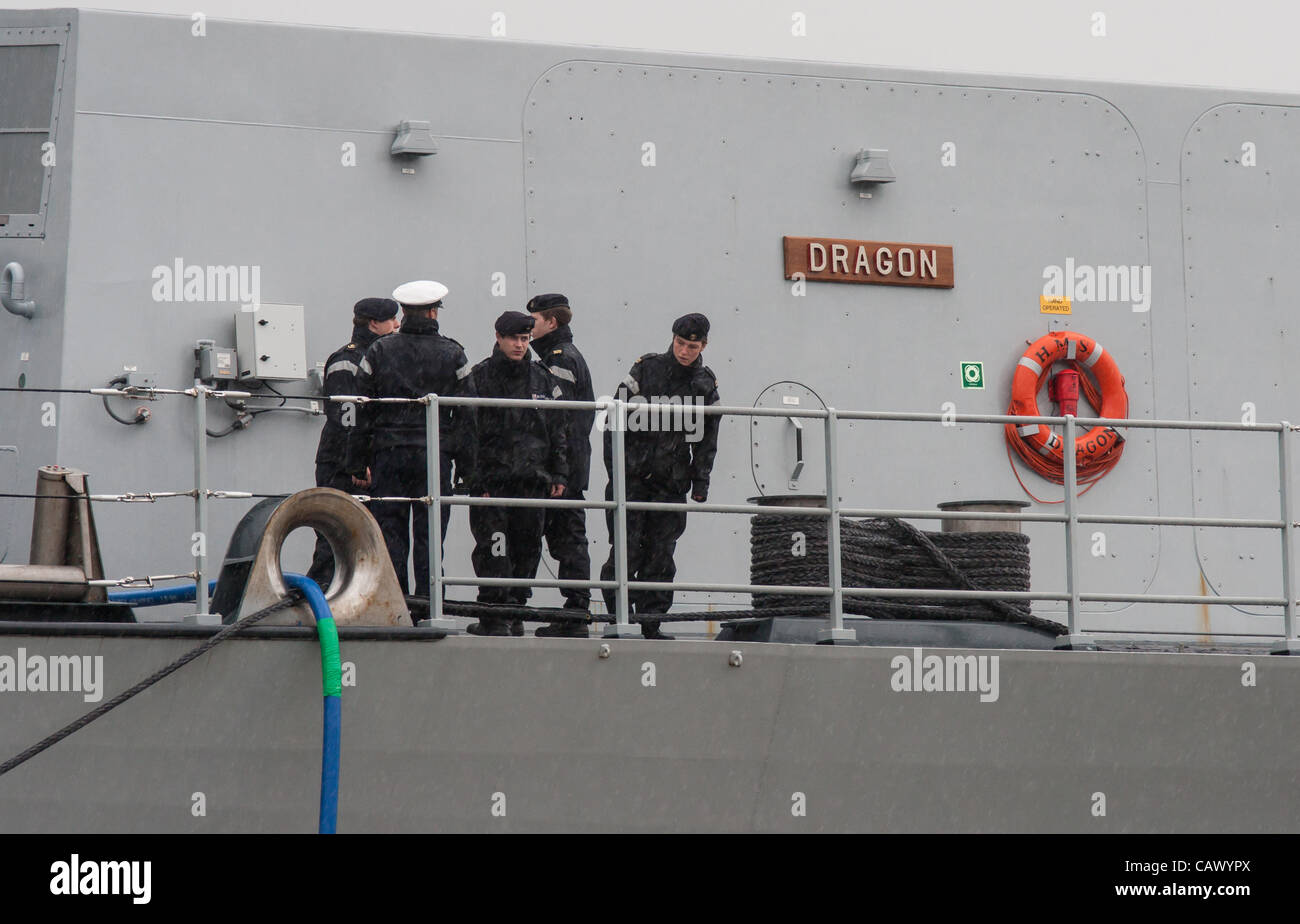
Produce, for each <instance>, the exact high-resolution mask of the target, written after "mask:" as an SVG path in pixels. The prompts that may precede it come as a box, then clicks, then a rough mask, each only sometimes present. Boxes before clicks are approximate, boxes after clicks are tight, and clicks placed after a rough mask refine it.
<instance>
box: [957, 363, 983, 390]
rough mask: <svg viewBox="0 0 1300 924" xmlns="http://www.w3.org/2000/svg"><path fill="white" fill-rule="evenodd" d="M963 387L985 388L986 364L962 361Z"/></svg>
mask: <svg viewBox="0 0 1300 924" xmlns="http://www.w3.org/2000/svg"><path fill="white" fill-rule="evenodd" d="M961 387H962V388H983V387H984V364H983V363H962V364H961Z"/></svg>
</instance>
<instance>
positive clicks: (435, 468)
mask: <svg viewBox="0 0 1300 924" xmlns="http://www.w3.org/2000/svg"><path fill="white" fill-rule="evenodd" d="M425 402H426V403H425V405H424V455H425V459H424V471H425V477H426V478H427V480H428V484H427V485H426V487H425V490H426V491H427V496H428V498H429V516H428V520H429V617H428V618H427V619H421V620H420V626H421V627H427V628H430V629H442V630H443V631H444V632H446V633H447V634H448V635H455V634H457V633H458V632H459V631H460V629H459V627H458V626H457V624H456V620H455V619H451V618H449V617H447V616H446V615H445V614H444V613H443V612H442V434H441V433H440V432H439V431H438V396H437V395H433V394H430V395H425Z"/></svg>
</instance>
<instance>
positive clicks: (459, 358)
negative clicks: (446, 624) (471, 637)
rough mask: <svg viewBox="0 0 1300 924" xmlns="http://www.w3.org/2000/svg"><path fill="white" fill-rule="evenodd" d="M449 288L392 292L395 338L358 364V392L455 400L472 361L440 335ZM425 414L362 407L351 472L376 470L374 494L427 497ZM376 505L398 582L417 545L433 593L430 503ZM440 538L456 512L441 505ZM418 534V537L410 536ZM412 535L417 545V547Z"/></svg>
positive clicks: (447, 446) (450, 420) (406, 287)
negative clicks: (396, 310)
mask: <svg viewBox="0 0 1300 924" xmlns="http://www.w3.org/2000/svg"><path fill="white" fill-rule="evenodd" d="M446 295H447V287H446V286H444V285H443V284H442V283H440V282H434V281H433V280H431V279H419V280H416V281H415V282H408V283H405V284H403V285H400V286H398V287H397V288H396V289H394V290H393V298H394V299H395V300H396V301H397V302H398V303H399V304H400V305H401V306H402V325H401V327H400V328H398V331H397V333H395V334H393V335H392V336H389V337H384V338H382V339H380V340H377V341H375V342H374V344H372V345H371V347H370V349H368V350H367V351H366V355H365V358H364V359H363V360H362V361H361V363H360V372H359V374H358V376H357V392H358V394H361V395H364V396H366V397H376V398H421V397H423V396H424V395H427V394H437V395H448V396H450V395H455V394H457V393H458V392H459V391H460V388H461V382H462V380H463V379H464V378H465V376H467V375H469V372H470V369H471V368H472V367H471V366H470V363H469V360H468V359H467V358H466V357H465V350H464V349H463V348H462V347H461V345H460V344H459V343H457V342H456V341H455V340H452V339H451V338H449V337H444V336H442V334H440V333H439V332H438V311H439V309H440V308H442V304H443V299H444V298H445V297H446ZM454 410H455V409H453V408H449V407H444V408H442V409H441V413H440V416H439V422H438V424H439V425H438V434H439V440H440V443H439V447H440V449H441V458H440V459H439V467H438V470H439V473H440V477H439V481H440V482H441V492H442V494H443V495H450V494H451V483H452V482H451V469H452V462H453V461H454V460H455V459H456V457H457V456H458V454H459V453H458V443H457V426H458V423H457V420H456V415H455V414H454V413H453V411H454ZM424 421H425V411H424V406H423V405H420V404H405V403H402V404H364V405H362V406H361V409H360V413H359V414H358V419H357V433H356V436H355V438H354V439H353V440H351V441H350V442H349V444H348V450H349V451H348V473H349V474H350V475H353V476H355V477H358V478H361V477H364V475H365V472H366V469H367V468H369V469H370V472H371V481H372V483H373V487H372V488H371V492H372V493H373V494H375V495H376V496H379V497H424V496H426V495H427V494H428V493H429V491H428V481H427V478H426V471H427V469H426V462H425V459H426V455H425V449H426V446H427V445H428V444H427V443H426V441H425V428H424ZM372 506H373V512H374V515H375V519H376V520H377V521H378V522H379V528H380V529H381V530H382V531H383V534H384V541H385V542H386V543H387V544H388V555H389V558H391V559H392V562H393V570H394V571H395V572H397V581H398V583H399V584H401V585H402V589H403V591H404V592H409V590H410V584H409V582H408V581H407V559H408V554H409V552H410V551H411V549H412V544H413V545H414V557H415V596H417V597H427V596H428V595H429V542H428V536H429V525H428V524H429V520H428V508H427V507H426V506H425V505H424V504H420V503H414V504H407V503H402V502H398V501H385V502H380V503H376V504H374V505H372ZM441 514H442V537H443V538H444V539H445V538H446V536H447V523H448V521H449V520H450V519H451V508H450V507H443V508H442V511H441ZM412 529H413V530H414V532H413V534H412V532H411V530H412ZM412 535H413V537H414V543H412V541H411V539H412Z"/></svg>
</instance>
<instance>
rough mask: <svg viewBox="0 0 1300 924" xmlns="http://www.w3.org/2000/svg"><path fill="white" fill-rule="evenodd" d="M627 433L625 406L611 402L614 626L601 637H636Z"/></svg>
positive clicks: (607, 629)
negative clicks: (630, 587) (630, 589)
mask: <svg viewBox="0 0 1300 924" xmlns="http://www.w3.org/2000/svg"><path fill="white" fill-rule="evenodd" d="M626 430H627V404H626V403H625V402H624V401H623V399H621V398H616V399H614V429H613V432H612V433H611V434H610V443H611V448H612V450H613V453H612V455H613V459H612V462H613V465H614V472H613V474H612V475H611V479H612V480H613V483H614V505H615V506H614V535H612V536H610V542H612V543H613V544H614V580H616V581H617V582H618V588H617V589H616V590H615V592H614V623H613V624H612V625H607V626H605V633H604V637H605V638H640V636H641V632H640V629H639V628H638V627H636V626H633V625H632V624H631V622H630V621H629V619H628V600H627V596H628V595H627V458H626V452H625V449H626V444H625V441H624V433H625V432H626Z"/></svg>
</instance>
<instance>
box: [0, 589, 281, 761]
mask: <svg viewBox="0 0 1300 924" xmlns="http://www.w3.org/2000/svg"><path fill="white" fill-rule="evenodd" d="M301 600H302V594H300V593H298V592H296V591H295V592H292V593H290V594H289V596H287V597H285V598H284V599H283V600H281V601H280V602H279V603H273V604H271V605H270V606H268V607H266V608H265V609H261V610H258V611H257V612H256V613H250V614H249V615H247V616H245V617H244V618H243V619H241V620H239V621H238V622H235V623H231V624H230V625H228V626H226V627H225V628H223V629H222V630H221V631H220V632H217V633H216V634H215V635H213V636H212V637H211V638H210V639H208V640H207V641H205V642H204V643H203V644H202V645H199V646H198V647H197V648H193V649H191V650H189V651H187V652H186V653H185V654H183V655H181V656H180V657H179V658H177V659H176V660H175V661H173V662H172V663H170V664H168V665H167V666H165V667H162V668H159V669H158V670H156V671H154V672H153V673H152V674H150V675H149V676H148V677H146V678H145V679H144V680H141V681H140V682H139V683H137V684H136V685H135V686H133V687H131V688H130V689H128V690H123V691H122V692H121V693H119V694H118V695H117V696H114V697H113V698H112V699H110V700H109V701H108V702H106V703H104V704H102V705H100V706H98V707H96V708H95V709H92V710H91V711H90V712H87V713H86V714H85V715H83V716H81V718H79V719H76V720H74V721H72V722H70V723H68V724H67V725H65V726H63V727H62V728H60V729H59V730H58V731H56V732H55V733H54V734H52V735H50V736H48V737H47V738H45V739H43V740H41V741H39V742H37V743H36V744H34V745H32V746H31V747H29V748H28V749H27V750H25V751H23V752H22V753H21V754H19V755H17V756H15V757H11V758H9V760H7V761H5V762H4V763H3V764H0V776H4V775H5V774H6V773H8V772H9V771H10V770H12V769H14V768H15V767H17V766H19V765H21V764H24V763H26V762H27V761H29V760H31V759H32V758H33V757H35V756H36V755H37V754H39V753H41V752H42V751H44V750H46V749H47V748H50V747H53V746H54V745H56V744H58V743H59V742H60V741H62V740H63V739H64V738H66V737H68V736H69V735H71V734H73V733H74V732H77V731H80V730H81V729H83V728H85V727H86V726H87V725H89V724H90V723H91V722H93V721H95V720H96V719H98V718H99V717H100V716H103V715H105V714H107V713H108V712H110V711H112V710H113V709H116V708H117V707H118V706H120V705H122V704H123V703H124V702H126V701H127V700H128V699H130V698H131V697H133V696H135V695H136V694H137V693H142V692H144V691H145V690H147V689H149V688H150V687H151V686H153V685H154V684H155V683H157V682H158V681H160V680H162V679H163V678H164V677H166V676H167V675H168V674H171V673H174V672H176V671H178V670H180V669H181V668H182V667H184V666H185V665H186V664H189V663H190V662H191V661H193V660H194V659H195V658H197V657H198V656H199V655H201V654H203V653H204V652H205V651H207V650H208V649H210V648H215V647H216V646H217V645H220V644H221V643H222V642H224V641H225V640H226V639H228V638H230V637H231V636H232V635H234V634H235V633H236V632H239V631H241V630H243V629H246V628H248V627H249V626H251V625H252V624H253V623H255V622H258V621H259V620H261V619H264V618H265V617H267V616H270V615H271V614H272V613H275V612H277V611H279V610H283V609H288V608H289V607H291V606H293V605H295V604H296V603H298V602H299V601H301Z"/></svg>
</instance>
